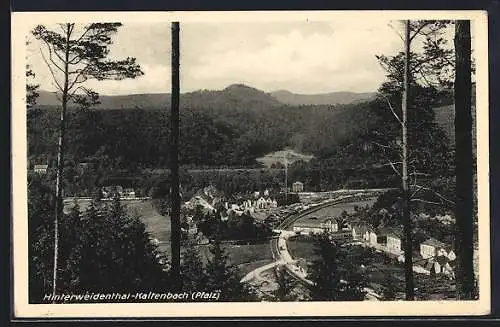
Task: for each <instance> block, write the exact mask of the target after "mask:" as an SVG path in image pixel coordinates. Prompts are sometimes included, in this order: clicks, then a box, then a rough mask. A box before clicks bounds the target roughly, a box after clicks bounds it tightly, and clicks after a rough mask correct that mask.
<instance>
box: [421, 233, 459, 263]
mask: <svg viewBox="0 0 500 327" xmlns="http://www.w3.org/2000/svg"><path fill="white" fill-rule="evenodd" d="M420 255H421V256H422V258H424V259H427V258H432V257H438V256H445V257H446V258H447V259H448V260H451V261H453V260H455V259H456V255H455V252H454V251H453V249H452V248H451V247H450V246H449V245H447V244H445V243H443V242H440V241H438V240H436V239H434V238H430V239H428V240H427V241H425V242H422V243H421V244H420Z"/></svg>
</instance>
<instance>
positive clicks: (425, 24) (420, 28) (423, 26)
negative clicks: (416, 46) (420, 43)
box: [409, 23, 430, 42]
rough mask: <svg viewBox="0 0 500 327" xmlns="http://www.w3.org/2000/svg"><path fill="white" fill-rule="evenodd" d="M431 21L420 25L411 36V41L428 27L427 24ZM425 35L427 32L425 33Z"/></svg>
mask: <svg viewBox="0 0 500 327" xmlns="http://www.w3.org/2000/svg"><path fill="white" fill-rule="evenodd" d="M429 25H430V23H423V24H422V25H420V26H419V27H418V28H417V29H416V30H415V32H414V33H413V35H412V36H410V40H409V42H411V41H413V39H414V38H415V37H416V36H417V35H418V34H419V33H420V32H421V31H422V30H423V29H424V28H425V27H426V26H429ZM424 35H425V34H424Z"/></svg>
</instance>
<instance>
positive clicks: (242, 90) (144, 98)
mask: <svg viewBox="0 0 500 327" xmlns="http://www.w3.org/2000/svg"><path fill="white" fill-rule="evenodd" d="M99 101H100V102H101V103H100V104H99V105H97V106H96V109H134V108H139V109H162V108H170V93H150V94H130V95H114V96H111V95H101V96H100V97H99ZM59 105H60V102H59V100H58V99H57V95H56V93H54V92H47V91H40V97H39V98H38V104H37V106H38V107H55V106H59ZM180 105H181V107H184V108H218V109H229V108H230V109H238V108H247V109H257V108H269V107H275V106H280V105H281V103H280V102H279V101H278V100H276V99H275V98H274V97H272V96H271V95H270V94H268V93H265V92H263V91H260V90H258V89H255V88H252V87H249V86H246V85H243V84H233V85H230V86H228V87H226V88H225V89H223V90H219V91H208V90H200V91H195V92H189V93H183V94H181V97H180ZM69 106H70V107H74V104H72V103H70V105H69Z"/></svg>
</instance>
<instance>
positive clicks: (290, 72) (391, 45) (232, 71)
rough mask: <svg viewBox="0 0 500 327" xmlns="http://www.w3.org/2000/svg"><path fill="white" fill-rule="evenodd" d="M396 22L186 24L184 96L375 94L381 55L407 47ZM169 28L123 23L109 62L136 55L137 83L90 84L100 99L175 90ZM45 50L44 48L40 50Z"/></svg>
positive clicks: (43, 78) (41, 78)
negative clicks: (233, 88) (251, 91)
mask: <svg viewBox="0 0 500 327" xmlns="http://www.w3.org/2000/svg"><path fill="white" fill-rule="evenodd" d="M400 28H401V26H400V25H399V23H398V22H395V21H392V22H391V21H389V20H385V19H382V18H377V17H373V19H367V20H366V21H359V20H356V21H353V20H351V19H338V20H335V21H293V22H254V23H251V22H245V23H235V22H222V23H196V22H190V23H181V34H180V44H181V63H180V64H181V92H190V91H194V90H198V89H212V90H218V89H223V88H224V87H226V86H228V85H230V84H233V83H244V84H247V85H249V86H252V87H256V88H258V89H261V90H264V91H266V92H271V91H276V90H281V89H285V90H289V91H291V92H295V93H303V94H313V93H324V92H335V91H353V92H370V91H375V90H376V89H377V88H378V86H379V85H380V83H381V82H382V81H383V80H384V71H383V70H382V68H381V67H380V65H379V64H378V62H377V60H376V58H375V55H376V54H386V55H391V54H395V53H397V52H398V51H401V50H402V48H403V43H402V40H401V39H400V36H399V35H398V33H397V31H398V29H400ZM170 46H171V39H170V24H169V23H158V22H155V23H150V24H147V23H137V22H134V23H128V24H124V25H123V27H121V28H120V29H119V31H118V33H117V34H116V36H115V38H114V44H113V45H112V46H111V56H113V57H116V58H120V57H127V56H131V57H136V58H137V61H138V62H139V63H140V64H141V67H142V69H143V71H144V73H145V75H144V76H142V77H140V78H138V79H136V80H125V81H120V82H115V81H104V82H96V81H90V82H88V86H89V87H92V88H94V89H95V90H97V91H98V92H100V93H101V94H106V95H115V94H133V93H163V92H170V77H171V76H170ZM40 47H41V45H40V44H39V43H37V41H36V40H32V42H31V44H30V45H29V46H28V51H29V52H28V62H29V63H30V64H32V66H33V69H34V71H35V73H36V76H37V77H36V79H37V82H38V83H40V84H41V89H44V90H50V91H53V90H54V87H53V86H52V85H51V81H50V78H51V77H50V73H49V71H48V70H47V68H46V66H45V64H44V63H43V61H42V59H41V55H40V49H39V48H40ZM42 49H43V46H42Z"/></svg>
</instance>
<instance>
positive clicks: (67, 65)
mask: <svg viewBox="0 0 500 327" xmlns="http://www.w3.org/2000/svg"><path fill="white" fill-rule="evenodd" d="M120 26H121V24H120V23H91V24H88V25H86V26H84V27H83V29H82V30H81V31H78V29H79V26H78V25H77V24H74V23H65V24H59V26H58V27H59V29H55V30H51V29H48V28H47V27H46V26H43V25H38V26H36V27H35V29H34V30H33V35H34V36H35V38H36V39H37V40H40V41H41V42H42V43H43V44H44V45H45V46H46V53H47V55H46V54H44V52H43V51H42V52H41V53H42V57H43V60H44V61H45V63H46V65H47V67H48V68H49V70H50V73H51V75H52V78H53V82H54V85H55V86H56V88H57V92H58V93H59V94H58V97H59V99H60V101H61V111H60V126H59V141H58V149H57V176H56V190H55V205H54V231H53V232H54V260H53V265H54V266H53V281H52V285H53V290H52V293H53V295H56V294H57V272H58V251H59V222H60V219H61V217H62V215H63V208H62V206H63V202H62V197H63V180H64V179H63V176H62V175H63V171H64V161H65V159H64V158H65V141H66V119H67V117H66V116H67V109H68V104H69V103H70V102H73V103H75V104H77V105H79V106H80V107H82V108H89V107H91V106H93V105H95V104H97V103H98V102H99V101H98V93H96V92H95V91H93V90H90V89H89V88H87V87H85V82H86V81H87V80H88V79H95V80H107V79H115V80H122V79H125V78H135V77H137V76H140V75H142V74H143V73H142V71H141V69H140V67H139V65H137V64H136V62H135V58H126V59H124V60H109V59H108V58H107V57H108V54H109V49H108V47H109V45H111V43H112V36H113V34H115V33H116V32H117V31H118V28H119V27H120Z"/></svg>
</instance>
